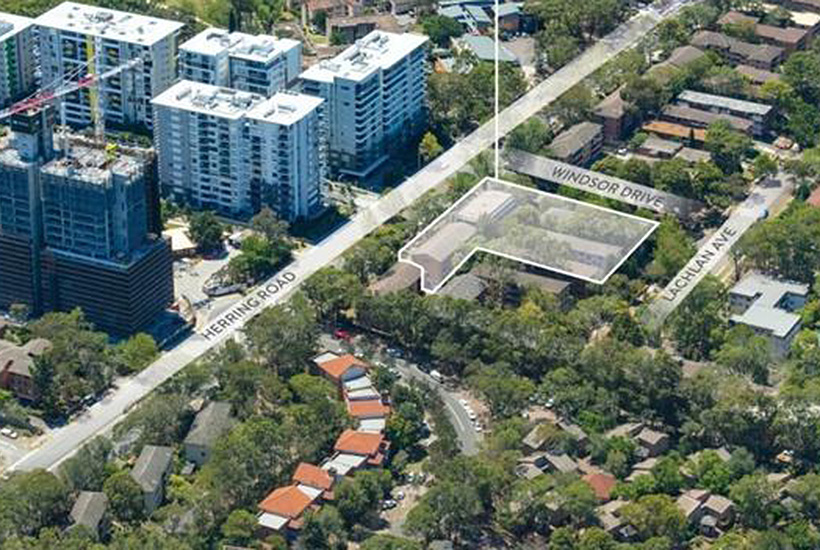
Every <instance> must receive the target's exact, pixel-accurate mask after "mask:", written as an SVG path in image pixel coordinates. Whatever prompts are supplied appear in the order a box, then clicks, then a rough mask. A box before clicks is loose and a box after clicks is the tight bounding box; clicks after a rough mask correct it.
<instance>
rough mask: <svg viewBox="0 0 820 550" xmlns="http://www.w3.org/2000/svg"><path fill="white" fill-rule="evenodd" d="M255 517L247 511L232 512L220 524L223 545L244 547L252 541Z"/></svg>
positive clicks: (254, 530) (255, 524)
mask: <svg viewBox="0 0 820 550" xmlns="http://www.w3.org/2000/svg"><path fill="white" fill-rule="evenodd" d="M256 526H257V520H256V516H254V515H253V514H251V513H250V512H248V511H247V510H234V511H233V512H231V514H230V515H229V516H228V519H226V520H225V523H223V524H222V537H223V538H224V540H223V543H225V544H235V545H241V546H245V545H247V544H248V543H249V542H251V541H252V540H253V539H254V534H255V532H256Z"/></svg>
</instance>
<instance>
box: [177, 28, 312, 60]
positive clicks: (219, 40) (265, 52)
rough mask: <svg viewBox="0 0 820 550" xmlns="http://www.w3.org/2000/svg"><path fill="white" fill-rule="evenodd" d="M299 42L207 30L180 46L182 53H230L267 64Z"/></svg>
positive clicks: (212, 29)
mask: <svg viewBox="0 0 820 550" xmlns="http://www.w3.org/2000/svg"><path fill="white" fill-rule="evenodd" d="M299 45H300V44H299V42H298V41H297V40H292V39H290V38H276V37H275V36H271V35H268V34H259V35H252V34H246V33H242V32H229V31H226V30H225V29H216V28H211V29H205V30H204V31H202V32H200V33H199V34H197V35H196V36H194V37H193V38H191V39H190V40H188V41H186V42H185V43H183V44H182V45H180V47H179V50H180V52H183V51H185V52H190V53H195V54H200V55H207V56H214V55H219V54H221V53H224V52H228V54H229V55H231V56H233V57H239V58H243V59H248V60H250V61H259V62H262V63H264V62H267V61H270V60H272V59H275V58H276V57H278V56H279V55H281V54H283V53H284V52H286V51H289V50H291V49H293V48H297V47H299Z"/></svg>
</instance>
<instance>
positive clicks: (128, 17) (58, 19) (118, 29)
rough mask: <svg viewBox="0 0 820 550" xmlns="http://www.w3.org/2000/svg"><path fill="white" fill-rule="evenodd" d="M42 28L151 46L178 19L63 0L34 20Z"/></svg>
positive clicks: (172, 30) (173, 28)
mask: <svg viewBox="0 0 820 550" xmlns="http://www.w3.org/2000/svg"><path fill="white" fill-rule="evenodd" d="M35 23H36V24H37V25H39V26H42V27H48V28H52V29H58V30H61V31H69V32H75V33H80V34H88V35H91V36H98V37H100V38H107V39H110V40H117V41H120V42H129V43H132V44H142V45H145V46H150V45H152V44H155V43H156V42H159V41H161V40H163V39H164V38H166V37H167V36H169V35H172V34H174V33H176V32H177V31H179V30H180V29H181V28H182V27H183V26H184V25H183V24H182V23H180V22H178V21H171V20H169V19H159V18H157V17H149V16H146V15H138V14H135V13H127V12H124V11H117V10H109V9H104V8H98V7H94V6H87V5H85V4H77V3H76V2H63V3H62V4H60V5H59V6H57V7H55V8H53V9H51V10H49V11H47V12H46V13H44V14H42V15H41V16H40V17H38V18H37V19H35Z"/></svg>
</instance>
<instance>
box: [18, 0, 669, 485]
mask: <svg viewBox="0 0 820 550" xmlns="http://www.w3.org/2000/svg"><path fill="white" fill-rule="evenodd" d="M683 4H684V2H680V1H676V2H673V3H670V4H668V5H667V7H666V8H665V9H664V10H662V12H659V11H657V10H656V9H654V8H650V9H646V10H643V11H642V12H641V13H639V14H638V15H636V16H635V17H633V18H632V19H630V20H629V21H627V22H625V23H624V24H622V25H621V26H619V27H618V28H617V29H616V30H615V31H613V32H612V33H611V34H609V35H608V36H607V37H605V38H603V39H602V40H600V41H599V42H597V43H596V44H595V45H593V46H591V47H590V48H589V49H587V50H586V51H585V52H584V53H583V54H581V55H580V56H579V57H577V58H576V59H574V60H573V61H572V62H570V63H569V64H567V65H565V66H564V67H563V68H562V69H560V70H559V71H557V72H555V73H554V74H553V75H551V76H550V77H549V78H547V79H545V80H544V81H543V82H542V83H541V84H539V85H538V86H536V87H535V88H533V89H532V90H530V91H529V92H528V93H527V94H525V95H524V96H522V97H521V98H520V99H518V100H517V101H516V102H515V103H513V104H512V105H510V106H509V107H507V108H506V109H504V110H503V111H501V113H500V115H499V117H498V118H499V124H498V129H499V135H500V136H504V135H506V134H508V133H509V132H510V131H511V130H512V129H513V128H515V127H516V126H518V125H519V124H521V123H522V122H524V121H525V120H527V119H528V118H530V117H531V116H533V115H535V114H536V113H537V112H538V111H540V110H541V109H543V108H544V107H546V106H547V105H549V104H550V103H552V102H553V101H555V100H556V99H557V98H558V97H559V96H561V95H562V94H563V93H564V92H566V91H567V90H569V89H570V88H572V87H573V86H574V85H575V84H577V83H578V82H580V81H581V80H583V79H584V78H585V77H586V76H588V75H590V74H591V73H593V72H594V71H595V70H596V69H598V68H599V67H601V66H602V65H603V64H604V63H606V62H607V61H609V60H610V59H612V58H613V57H615V56H616V55H617V54H618V53H620V52H622V51H624V50H626V49H628V48H629V47H631V46H633V45H635V44H636V43H637V41H638V40H640V39H641V38H642V37H643V36H645V35H646V34H647V33H648V32H649V31H650V30H652V29H653V28H654V27H655V26H656V25H657V24H658V23H659V22H660V21H661V20H663V19H665V18H667V17H669V16H671V15H673V14H674V12H675V11H676V10H677V9H678V8H679V7H680V6H682V5H683ZM494 142H495V119H492V120H490V121H489V122H487V123H485V124H484V125H482V126H481V127H479V128H478V129H477V130H476V131H474V132H473V133H472V134H470V135H468V136H466V137H465V138H464V139H462V140H461V141H459V142H458V143H457V144H456V145H454V146H453V147H452V148H450V149H449V150H448V151H446V152H445V153H443V154H442V155H441V156H440V157H438V158H437V159H436V160H434V161H433V162H432V163H430V164H428V165H427V166H425V167H424V168H422V169H421V170H420V171H418V172H417V173H416V174H414V175H413V176H412V177H410V178H408V179H407V180H406V181H405V182H404V183H402V184H401V185H400V186H398V187H397V188H396V189H394V190H393V191H391V192H390V193H388V194H387V195H385V196H384V197H382V198H381V199H379V200H378V201H376V202H375V203H373V204H371V205H370V206H369V207H367V208H365V209H363V210H361V211H359V212H358V213H357V214H356V215H355V216H354V217H353V218H352V219H351V220H350V221H349V222H348V223H347V224H345V225H344V226H342V227H341V228H339V229H338V230H337V231H336V232H334V233H333V234H331V235H330V236H328V237H327V238H326V239H324V240H323V241H321V242H320V243H318V244H317V245H316V246H315V247H313V248H312V249H310V250H309V251H307V252H306V253H305V254H303V255H302V256H301V257H299V258H298V259H297V260H296V261H295V262H294V263H292V264H291V265H289V266H288V267H287V268H285V270H283V271H282V272H280V273H278V274H277V275H275V276H274V277H272V278H271V279H270V280H269V281H268V282H266V283H264V284H263V285H260V288H265V287H266V286H268V284H269V283H270V284H273V283H275V282H276V281H279V280H282V277H283V275H284V274H287V275H288V278H289V281H288V282H287V284H285V285H277V286H276V288H277V290H276V292H269V293H263V294H262V295H259V296H258V302H259V303H258V305H256V306H255V307H254V309H253V312H252V313H250V314H247V315H245V316H243V317H242V318H241V319H239V320H236V317H234V320H229V319H226V318H227V316H229V315H233V310H231V309H229V310H228V311H226V312H225V313H224V314H223V315H222V316H221V317H220V318H219V319H217V320H216V323H219V322H220V321H223V324H222V327H223V328H224V330H221V331H220V332H219V334H218V335H216V336H214V335H211V336H210V337H209V338H205V337H204V336H202V335H201V334H194V335H192V336H190V337H189V338H187V339H186V340H184V341H183V342H182V343H180V344H179V345H178V346H177V347H176V348H174V349H173V350H170V351H168V352H166V353H165V354H163V356H162V357H161V358H160V359H158V360H157V361H156V362H155V363H153V364H151V365H150V366H149V367H148V368H146V369H145V370H144V371H142V372H141V373H140V374H138V375H137V376H135V377H134V378H133V379H131V380H130V381H128V382H126V383H124V384H123V385H122V386H121V387H120V388H118V389H117V390H116V391H115V392H113V393H112V394H111V395H110V397H109V398H108V399H107V400H105V401H102V402H100V403H97V404H95V405H94V406H92V407H91V408H90V409H89V410H88V411H87V412H86V413H85V414H84V415H83V416H82V417H80V418H79V419H77V420H75V421H73V422H72V423H71V424H69V425H67V426H63V427H61V428H58V429H56V430H53V431H52V432H51V433H50V434H49V435H48V436H47V438H46V439H45V440H44V441H43V442H42V443H41V444H40V446H39V447H38V448H37V449H35V450H33V451H31V452H29V453H28V454H26V456H24V457H23V458H21V459H20V460H18V461H17V462H15V463H14V464H12V465H11V467H10V469H12V470H23V471H28V470H33V469H36V468H46V469H51V470H53V469H55V468H57V466H59V464H60V463H61V462H62V461H63V460H65V459H66V458H68V457H69V456H71V455H72V454H73V453H74V452H76V450H77V449H79V448H80V447H81V446H82V445H83V444H84V443H85V442H87V441H89V440H90V439H92V438H93V437H95V436H97V435H100V434H103V433H105V432H106V431H107V430H108V429H110V428H111V427H112V426H113V425H114V424H116V423H117V422H119V421H120V420H121V419H122V418H123V416H124V415H125V414H126V413H127V412H128V410H130V408H131V407H132V406H133V405H135V404H136V403H138V402H139V401H140V400H141V399H142V398H143V397H145V396H146V395H147V394H148V393H150V392H151V391H152V390H153V389H155V388H156V387H158V386H159V385H161V384H162V383H163V382H165V381H166V380H168V379H169V378H170V377H172V376H173V375H175V374H176V373H177V372H179V371H180V370H182V368H183V367H185V366H186V365H187V364H188V363H190V362H191V361H193V360H194V359H196V358H198V357H200V356H201V355H203V354H204V353H206V352H207V351H208V350H210V349H212V348H213V347H215V346H217V345H218V344H219V343H221V342H222V341H223V340H224V339H226V338H228V337H232V336H233V335H234V334H236V333H237V331H240V330H241V329H242V327H243V326H244V325H245V323H246V322H247V321H248V320H249V319H251V318H252V317H253V316H254V315H256V314H258V313H259V312H260V311H262V310H263V309H265V308H267V307H270V306H273V305H276V304H278V303H281V302H283V301H284V300H286V299H287V298H288V297H289V296H290V295H291V294H292V293H293V291H294V290H295V289H296V288H297V287H298V286H299V285H300V284H301V283H302V282H303V281H304V280H305V279H307V278H308V277H309V276H310V275H312V274H313V273H315V272H316V271H318V270H319V269H321V268H322V267H324V266H326V265H329V264H330V263H332V262H333V261H334V260H335V259H337V258H338V257H339V256H341V255H342V253H344V252H345V251H346V250H347V249H349V248H350V247H352V246H353V245H355V244H356V243H357V242H358V241H359V240H361V239H362V238H363V237H365V236H366V235H368V234H369V233H370V232H372V231H373V230H375V229H376V228H378V227H379V226H381V225H382V224H384V223H385V222H386V221H387V220H389V219H390V218H392V217H394V216H395V215H396V214H398V213H399V212H401V211H402V210H404V209H405V208H407V207H408V206H410V205H411V204H413V202H415V201H416V200H417V199H418V198H419V197H421V196H422V195H424V194H425V193H427V192H428V191H430V190H432V189H435V188H436V187H438V186H439V185H441V184H442V183H443V182H444V181H445V180H447V179H448V178H450V177H451V176H453V175H454V174H455V173H456V172H458V171H459V170H460V169H461V168H463V167H464V166H465V165H466V164H467V163H468V162H469V161H470V160H472V159H473V158H474V157H476V156H477V155H478V154H479V153H481V152H482V151H484V150H486V149H488V148H489V147H491V146H492V145H493V143H494ZM244 300H245V298H244V297H243V298H240V299H237V304H239V303H240V302H243V301H244ZM456 424H458V422H456Z"/></svg>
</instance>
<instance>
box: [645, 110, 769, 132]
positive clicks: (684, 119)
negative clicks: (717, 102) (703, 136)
mask: <svg viewBox="0 0 820 550" xmlns="http://www.w3.org/2000/svg"><path fill="white" fill-rule="evenodd" d="M661 118H662V119H663V120H668V121H669V122H675V123H678V124H686V125H688V126H692V127H694V128H709V126H710V125H711V124H713V123H715V122H717V121H719V120H723V121H725V122H728V123H729V125H730V126H731V127H732V128H734V129H735V130H737V131H738V132H743V133H744V134H749V135H752V134H757V133H759V132H761V131H762V130H763V127H762V126H761V125H755V123H754V122H753V121H751V120H749V119H748V118H743V117H739V116H734V115H730V114H724V113H715V112H713V111H706V110H704V109H695V108H693V107H687V106H685V105H667V106H665V107H664V108H663V111H662V113H661Z"/></svg>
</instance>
